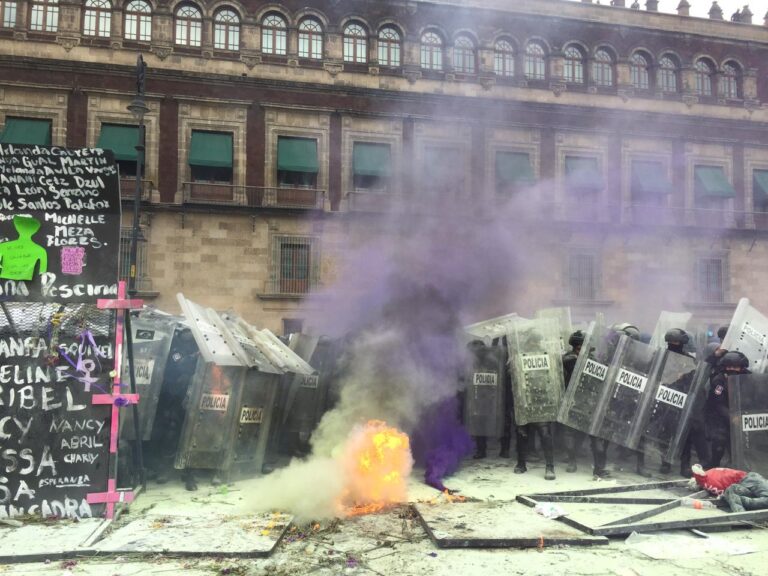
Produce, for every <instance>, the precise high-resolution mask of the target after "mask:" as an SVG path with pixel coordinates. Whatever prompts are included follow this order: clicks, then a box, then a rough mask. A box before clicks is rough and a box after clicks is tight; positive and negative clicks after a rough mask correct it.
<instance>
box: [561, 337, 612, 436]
mask: <svg viewBox="0 0 768 576" xmlns="http://www.w3.org/2000/svg"><path fill="white" fill-rule="evenodd" d="M618 338H619V337H618V335H616V334H615V333H613V332H611V331H609V330H608V329H607V328H605V326H603V325H601V324H599V323H596V322H590V324H589V327H588V328H587V330H586V332H585V334H584V343H583V344H582V346H581V352H580V353H579V357H578V359H577V360H576V366H574V368H573V373H572V374H571V380H570V382H566V390H565V395H564V397H563V401H562V402H561V403H560V409H559V411H558V414H557V421H558V422H560V423H561V424H565V425H566V426H569V427H571V428H575V429H576V430H580V431H582V432H585V433H587V434H593V433H594V430H595V429H596V428H597V427H598V425H597V424H599V423H597V424H596V423H595V415H596V414H597V409H598V406H600V404H601V402H602V401H603V397H604V396H605V394H606V391H607V387H606V378H607V376H608V366H609V365H610V364H611V360H612V359H613V354H614V352H615V350H616V343H617V341H618Z"/></svg>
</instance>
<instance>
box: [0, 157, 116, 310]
mask: <svg viewBox="0 0 768 576" xmlns="http://www.w3.org/2000/svg"><path fill="white" fill-rule="evenodd" d="M119 242H120V195H119V179H118V171H117V167H116V165H115V161H114V158H113V156H112V153H111V152H110V151H105V150H100V149H88V148H81V149H66V148H59V147H56V146H52V147H45V146H28V145H16V144H0V301H5V302H8V301H16V302H34V301H37V302H45V301H47V302H95V301H96V300H97V299H98V298H109V297H112V296H115V295H117V275H118V268H117V266H118V258H119Z"/></svg>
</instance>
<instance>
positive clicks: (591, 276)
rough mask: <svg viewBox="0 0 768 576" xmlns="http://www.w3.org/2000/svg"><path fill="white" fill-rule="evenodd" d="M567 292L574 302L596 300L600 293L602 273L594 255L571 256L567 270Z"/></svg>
mask: <svg viewBox="0 0 768 576" xmlns="http://www.w3.org/2000/svg"><path fill="white" fill-rule="evenodd" d="M566 290H567V294H568V297H569V298H570V299H573V300H596V299H597V297H598V294H599V291H600V273H599V266H598V262H597V256H595V255H594V254H570V255H569V256H568V261H567V269H566Z"/></svg>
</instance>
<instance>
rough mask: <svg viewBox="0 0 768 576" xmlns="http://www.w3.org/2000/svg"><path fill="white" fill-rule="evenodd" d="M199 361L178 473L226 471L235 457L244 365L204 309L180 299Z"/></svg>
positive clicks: (188, 403) (189, 394) (188, 401)
mask: <svg viewBox="0 0 768 576" xmlns="http://www.w3.org/2000/svg"><path fill="white" fill-rule="evenodd" d="M177 298H178V300H179V304H181V309H182V311H183V313H184V316H185V318H186V321H187V324H188V325H189V327H190V330H191V332H192V335H193V336H194V338H195V341H196V342H197V345H198V347H199V349H200V359H199V360H198V363H197V368H196V370H195V374H194V376H193V378H192V382H191V384H190V386H189V389H188V390H187V398H186V415H185V418H184V424H183V425H182V429H181V438H180V440H179V447H178V451H177V454H176V462H175V466H176V468H179V469H183V468H213V469H221V470H226V469H228V468H229V467H230V466H231V464H232V462H233V460H234V453H235V446H234V431H235V428H236V426H237V420H238V417H239V416H240V407H241V405H242V402H241V397H242V392H243V384H244V380H245V376H246V371H247V367H246V363H245V361H244V359H243V358H242V354H239V352H240V350H236V349H233V348H232V347H231V346H230V344H229V343H228V341H227V336H225V334H224V333H223V332H222V330H221V329H220V328H219V327H217V326H216V323H215V322H214V320H212V317H213V318H215V314H212V313H210V312H209V311H208V310H206V309H204V308H203V307H202V306H199V305H198V304H196V303H194V302H192V301H191V300H188V299H186V298H184V296H183V295H182V294H179V295H178V296H177Z"/></svg>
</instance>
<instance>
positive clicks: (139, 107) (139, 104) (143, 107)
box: [128, 54, 149, 298]
mask: <svg viewBox="0 0 768 576" xmlns="http://www.w3.org/2000/svg"><path fill="white" fill-rule="evenodd" d="M146 68H147V65H146V64H144V58H143V57H142V56H141V54H139V57H138V59H137V60H136V96H135V97H134V99H133V101H132V102H131V103H130V104H129V105H128V110H130V112H131V114H133V116H134V118H136V120H137V121H138V123H139V139H138V143H137V144H136V189H135V190H134V196H133V228H132V229H131V252H130V266H131V268H130V276H129V277H128V295H129V296H130V297H131V298H133V297H135V296H136V293H137V292H138V288H137V287H136V272H137V265H136V258H137V255H138V244H139V210H140V208H141V193H142V181H141V179H142V176H143V172H144V170H143V169H144V139H145V133H144V115H145V114H146V113H147V112H149V108H148V107H147V104H146V102H145V101H144V78H145V75H146Z"/></svg>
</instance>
